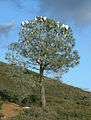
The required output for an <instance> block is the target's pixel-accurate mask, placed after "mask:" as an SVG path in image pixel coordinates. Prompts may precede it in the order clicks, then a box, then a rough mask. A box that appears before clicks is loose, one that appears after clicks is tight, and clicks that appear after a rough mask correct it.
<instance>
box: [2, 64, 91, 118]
mask: <svg viewBox="0 0 91 120" xmlns="http://www.w3.org/2000/svg"><path fill="white" fill-rule="evenodd" d="M38 76H39V74H38V73H35V72H33V71H28V70H23V69H19V68H18V67H17V68H15V67H14V66H10V65H8V64H6V63H3V62H0V96H1V99H3V100H4V101H5V100H7V101H9V102H12V101H13V102H15V103H18V104H20V105H23V106H29V105H30V106H31V109H32V113H31V112H30V111H31V110H28V111H27V112H26V111H24V112H23V113H21V114H20V115H19V116H17V118H14V120H15V119H16V120H18V119H19V120H20V119H21V120H25V119H24V116H25V118H27V120H28V119H29V120H34V119H36V117H35V114H37V116H39V117H37V119H38V120H40V119H43V120H46V116H47V119H48V120H61V119H62V120H66V119H68V120H69V118H67V117H70V120H71V119H73V120H74V119H75V118H77V119H78V120H81V119H83V120H84V119H85V120H90V119H91V93H90V92H87V91H84V90H82V89H80V88H76V87H73V86H69V85H66V84H64V83H62V82H60V81H57V80H53V79H50V78H47V77H44V86H45V91H46V100H47V108H45V110H44V109H43V108H40V107H39V106H40V102H41V100H40V89H39V87H38V84H35V82H34V81H37V80H38V78H37V77H38ZM35 78H36V79H35ZM30 101H31V102H30ZM33 110H34V111H33ZM50 111H51V112H50ZM46 112H47V113H46ZM40 113H41V114H40ZM43 115H44V116H43ZM29 116H30V117H29ZM50 116H51V118H50ZM52 116H54V117H52ZM60 116H61V117H60ZM18 117H19V118H18ZM28 117H29V118H28ZM42 117H43V118H42ZM30 118H31V119H30ZM12 119H13V118H12Z"/></svg>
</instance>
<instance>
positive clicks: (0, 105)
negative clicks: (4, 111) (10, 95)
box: [0, 101, 3, 109]
mask: <svg viewBox="0 0 91 120" xmlns="http://www.w3.org/2000/svg"><path fill="white" fill-rule="evenodd" d="M2 104H3V101H0V109H1V108H2Z"/></svg>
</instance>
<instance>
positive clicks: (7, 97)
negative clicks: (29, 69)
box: [0, 90, 19, 103]
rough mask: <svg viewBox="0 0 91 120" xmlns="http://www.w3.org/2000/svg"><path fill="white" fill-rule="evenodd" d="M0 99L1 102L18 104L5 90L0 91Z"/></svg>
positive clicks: (16, 98) (15, 97)
mask: <svg viewBox="0 0 91 120" xmlns="http://www.w3.org/2000/svg"><path fill="white" fill-rule="evenodd" d="M0 97H1V99H2V100H3V101H8V102H14V103H18V102H19V100H18V97H17V96H16V95H12V94H10V93H9V92H8V91H7V90H0Z"/></svg>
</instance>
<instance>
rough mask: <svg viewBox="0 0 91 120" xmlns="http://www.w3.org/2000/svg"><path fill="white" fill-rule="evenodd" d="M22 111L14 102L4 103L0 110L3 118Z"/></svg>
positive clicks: (4, 119)
mask: <svg viewBox="0 0 91 120" xmlns="http://www.w3.org/2000/svg"><path fill="white" fill-rule="evenodd" d="M21 111H22V107H21V106H19V105H17V104H14V103H4V104H3V105H2V109H1V110H0V112H1V113H2V114H3V115H4V118H3V120H6V119H8V118H9V117H14V116H16V115H18V114H19V113H20V112H21Z"/></svg>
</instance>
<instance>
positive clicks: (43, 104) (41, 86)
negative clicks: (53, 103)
mask: <svg viewBox="0 0 91 120" xmlns="http://www.w3.org/2000/svg"><path fill="white" fill-rule="evenodd" d="M40 92H41V100H42V107H45V106H46V99H45V89H44V86H43V68H42V66H41V65H40Z"/></svg>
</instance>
